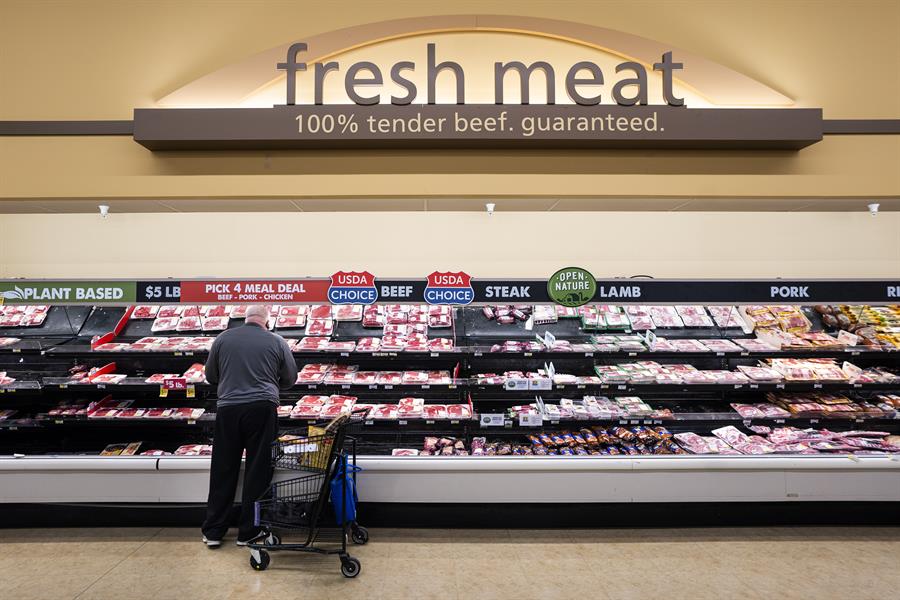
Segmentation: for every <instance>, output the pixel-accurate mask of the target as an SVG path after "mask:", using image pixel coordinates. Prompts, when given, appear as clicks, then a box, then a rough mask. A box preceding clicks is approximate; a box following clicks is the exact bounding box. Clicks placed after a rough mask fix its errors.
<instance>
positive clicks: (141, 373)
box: [0, 306, 900, 521]
mask: <svg viewBox="0 0 900 600" xmlns="http://www.w3.org/2000/svg"><path fill="white" fill-rule="evenodd" d="M803 310H804V313H805V314H806V315H807V317H808V318H809V320H810V322H811V323H812V324H813V328H814V330H822V329H827V328H824V326H823V324H822V321H821V319H820V318H819V316H818V315H817V313H816V312H815V311H814V310H813V309H812V307H804V308H803ZM125 312H126V308H125V307H84V306H53V307H52V308H51V310H50V313H49V315H48V318H47V320H46V322H45V324H44V325H43V326H42V327H38V328H19V329H12V330H10V329H5V330H2V333H0V335H2V336H7V337H18V338H21V341H20V342H18V343H16V344H13V345H9V346H6V347H3V348H0V371H6V372H8V373H9V374H10V376H13V377H15V378H16V382H15V383H14V384H11V385H8V386H4V387H2V388H0V410H3V409H10V410H14V411H16V412H15V413H14V414H13V415H12V416H10V417H8V418H6V419H4V420H2V421H0V481H2V485H0V489H2V490H3V491H2V492H0V501H2V502H4V503H15V504H17V505H21V504H32V503H96V502H103V503H126V504H127V503H141V504H147V503H176V504H180V503H200V502H203V501H204V500H205V497H206V491H207V490H206V485H207V481H208V468H209V458H208V457H206V456H170V455H165V456H117V457H100V456H98V455H99V453H100V452H101V451H102V450H103V449H104V448H105V447H106V446H107V445H109V444H124V443H128V442H135V441H140V442H142V445H141V448H140V450H141V451H144V450H147V449H160V450H164V451H167V452H171V451H173V450H175V449H176V448H177V447H179V446H182V445H185V444H209V443H211V436H212V426H213V423H214V411H215V390H214V389H213V388H212V387H211V386H209V385H208V384H205V383H197V384H195V385H192V386H189V387H188V389H187V390H170V391H167V392H161V387H160V385H159V384H149V383H145V381H144V380H145V379H146V377H148V376H150V375H152V374H154V373H182V372H184V371H185V370H186V369H187V368H188V367H190V366H191V365H192V364H194V363H196V362H201V363H202V362H203V361H204V359H205V352H201V351H169V352H159V351H152V352H146V351H145V352H141V351H139V352H118V351H117V352H102V351H95V350H92V349H91V345H90V341H91V339H92V338H94V337H95V336H99V335H103V334H104V333H107V332H109V331H110V330H111V329H112V328H113V326H114V325H115V324H116V323H118V322H119V321H120V320H122V317H123V315H124V314H125ZM151 322H152V321H151V320H136V319H130V320H127V322H126V324H125V326H124V328H123V329H122V331H121V333H120V334H119V335H118V336H116V339H115V341H117V342H120V341H121V342H133V341H135V340H137V339H139V338H141V337H144V336H147V335H150V334H151V332H150V323H151ZM241 324H242V320H239V319H232V321H231V322H230V327H237V326H241ZM548 332H549V333H550V334H551V335H552V336H555V337H556V338H557V339H560V340H568V341H571V342H581V343H588V342H589V341H590V339H591V338H590V336H591V335H592V334H596V333H598V332H592V331H585V330H584V329H583V328H582V326H581V322H580V320H579V319H569V318H563V319H559V320H558V321H557V322H556V323H551V324H546V325H534V326H533V327H529V328H526V324H525V322H524V321H521V320H517V321H515V322H514V323H513V324H500V323H498V322H497V320H488V319H487V318H486V317H484V315H483V314H482V310H481V307H476V306H472V307H460V308H455V309H454V324H453V327H452V328H450V329H446V330H443V329H436V330H433V332H432V333H431V335H432V336H435V335H436V336H444V337H452V338H453V340H454V343H455V348H454V350H453V351H451V352H426V353H407V352H402V351H401V352H374V353H360V352H322V351H310V352H295V357H296V359H297V362H298V366H301V367H302V366H303V365H305V364H309V363H333V364H339V365H358V366H359V367H360V369H363V370H372V371H408V370H413V369H417V370H447V371H450V372H451V374H452V381H451V382H449V383H444V384H441V385H427V384H424V385H423V384H415V385H377V384H373V385H362V386H355V385H347V384H339V385H326V384H323V383H318V384H298V385H296V386H295V387H294V388H293V389H292V390H291V391H290V392H287V393H285V394H284V395H283V398H282V404H294V403H295V402H296V401H297V400H298V398H300V397H302V396H303V395H307V394H313V395H329V394H344V395H353V396H356V397H358V399H359V400H358V402H361V403H372V404H375V403H384V402H396V400H397V399H399V398H401V397H408V396H414V397H419V398H423V399H424V400H425V402H426V403H427V404H433V403H440V404H466V405H469V403H471V404H470V405H471V407H472V408H473V411H474V414H473V416H472V418H471V419H442V420H436V419H435V420H425V419H413V418H407V419H402V418H399V419H396V420H376V419H368V420H366V421H365V422H364V425H363V427H362V428H361V431H360V432H358V434H357V437H358V439H359V441H358V444H359V447H358V451H359V453H360V454H361V455H362V458H361V466H362V467H363V472H362V475H361V485H360V490H361V494H362V498H361V500H362V501H363V502H364V503H368V504H369V505H373V506H375V505H388V506H394V507H400V506H403V507H407V508H408V507H409V505H415V506H416V507H417V510H422V507H426V508H427V507H428V506H432V507H438V506H440V507H446V506H447V505H459V506H464V505H465V506H469V507H471V506H478V505H487V504H492V505H496V506H505V505H516V506H519V505H528V504H544V505H559V504H564V503H565V504H567V503H577V504H592V503H615V504H630V503H666V504H668V503H697V504H698V505H699V504H706V503H743V502H776V503H778V502H797V501H805V500H810V501H832V502H833V501H844V502H872V501H876V502H897V501H900V460H898V456H897V455H891V454H887V453H865V452H858V453H856V454H846V453H844V454H841V453H834V454H817V455H809V456H806V455H797V454H791V455H766V456H752V455H751V456H732V455H718V456H715V455H681V454H679V455H674V454H669V455H664V456H661V455H620V456H458V455H457V456H412V457H407V456H391V452H392V450H394V449H421V448H422V446H423V441H424V440H425V438H426V437H436V438H452V439H455V440H460V441H462V442H463V444H464V446H465V448H467V449H471V447H472V441H473V438H482V437H483V438H486V439H487V440H488V441H506V442H508V443H509V444H528V443H529V442H528V441H527V439H526V436H527V435H528V434H536V433H539V432H541V431H547V432H550V431H563V430H577V429H579V428H581V427H584V426H588V427H592V426H600V427H611V426H616V425H619V426H623V427H634V426H647V427H660V426H662V427H665V428H666V429H668V430H669V431H670V432H672V433H678V432H684V431H692V432H696V433H699V434H701V435H709V432H710V431H711V430H713V429H716V428H719V427H723V426H726V425H734V426H736V427H738V428H739V429H741V430H742V431H744V432H745V433H748V434H751V433H752V430H751V429H750V428H751V427H757V426H766V427H784V426H793V427H798V428H806V427H812V428H827V429H828V430H830V431H837V432H840V431H848V430H855V429H865V430H873V429H874V430H878V431H886V432H889V433H891V434H898V433H900V419H897V415H896V413H895V414H890V415H889V414H882V415H879V416H868V415H865V414H858V413H857V414H853V415H851V416H848V417H845V418H836V417H829V418H825V417H822V416H813V417H810V416H806V417H788V416H781V417H778V418H751V419H745V418H742V417H741V416H740V415H738V414H737V413H736V412H735V411H734V410H733V409H731V407H730V403H732V402H744V401H757V402H764V401H765V395H766V393H767V392H829V391H831V392H837V393H844V394H847V395H849V396H850V397H852V398H855V399H861V400H871V399H873V398H874V397H875V396H876V395H877V394H881V393H893V394H897V393H900V383H866V384H860V383H850V382H832V383H827V382H826V383H822V382H786V383H785V382H782V383H756V384H754V383H747V384H739V385H735V384H709V383H704V384H694V385H685V384H660V383H627V382H626V383H587V384H578V383H570V384H557V385H552V386H551V387H550V388H549V389H540V390H522V391H517V390H508V389H506V388H505V387H504V386H501V385H485V384H480V383H478V381H477V379H476V375H477V374H479V373H502V372H504V371H513V370H515V371H536V370H538V369H545V368H552V369H554V370H555V372H557V373H571V374H575V375H590V374H592V373H593V372H594V369H595V367H596V366H598V365H611V364H621V363H628V362H635V361H640V360H652V361H655V362H657V363H661V364H665V363H689V364H692V365H694V366H696V367H698V368H703V369H727V370H732V369H734V368H735V367H736V366H737V365H741V364H744V365H749V364H756V363H757V362H758V361H759V360H761V359H767V358H777V357H791V358H807V357H814V358H835V359H837V360H839V361H843V360H849V361H851V362H853V363H854V364H855V365H857V366H859V367H861V368H867V367H870V366H879V367H885V368H887V369H889V370H892V371H893V372H900V351H887V350H883V351H873V350H871V349H867V348H865V347H841V348H835V349H829V350H820V349H817V350H778V351H764V352H762V351H760V352H757V351H745V350H741V351H736V352H633V351H615V352H599V351H596V350H587V351H570V352H557V351H550V350H549V349H547V348H546V347H545V348H542V349H540V350H537V349H534V350H521V351H516V352H498V351H496V350H497V348H496V345H497V344H500V343H502V342H504V341H507V340H519V341H526V340H536V339H537V337H541V338H542V339H545V340H546V339H547V337H546V334H547V333H548ZM173 333H174V332H173ZM279 333H282V335H285V337H287V338H299V337H302V335H303V331H302V330H287V331H280V332H279ZM613 333H623V331H617V332H613ZM832 333H834V332H832ZM154 335H158V334H154ZM378 335H379V333H378V331H377V330H371V329H365V328H362V327H361V326H360V324H359V323H356V322H338V323H337V325H336V331H335V335H334V336H333V338H332V339H334V340H338V341H340V340H355V339H358V338H360V337H364V336H376V337H377V336H378ZM656 335H659V336H661V337H662V336H664V337H666V338H668V339H676V338H689V339H703V338H725V339H728V338H745V337H752V334H751V333H748V332H747V331H745V330H743V329H741V328H727V329H723V328H719V327H704V328H678V329H667V330H657V331H656ZM109 362H115V363H116V369H115V372H117V373H124V374H127V375H128V377H127V378H126V379H125V380H123V381H122V382H120V383H118V384H102V383H101V384H83V383H82V384H76V383H72V382H70V381H69V379H68V373H67V372H68V370H69V369H70V368H71V367H72V366H74V365H76V364H82V365H86V366H88V367H96V366H101V365H104V364H107V363H109ZM162 393H165V394H166V397H164V398H162V397H161V394H162ZM586 395H589V396H609V397H615V396H638V397H640V398H641V399H643V400H644V401H646V402H647V403H648V404H650V405H651V407H653V408H655V409H659V408H670V409H672V410H673V413H674V414H673V416H672V417H669V418H663V417H659V416H658V415H644V416H628V417H623V418H615V419H590V420H583V419H582V420H577V421H575V420H568V421H567V420H565V419H556V420H550V419H548V420H544V421H543V422H542V423H541V424H540V425H537V424H531V425H526V424H521V423H520V422H519V421H518V420H517V419H515V418H513V417H511V416H510V413H509V412H508V409H509V408H510V407H512V406H515V405H524V404H529V403H531V402H534V401H535V399H536V397H540V398H541V399H542V401H545V402H547V403H554V402H558V401H559V400H560V399H562V398H580V397H582V396H586ZM108 396H112V398H114V399H128V400H132V401H133V404H132V405H131V406H132V407H133V408H150V407H171V406H178V407H192V408H203V409H205V412H204V414H203V415H201V416H199V417H197V418H186V419H140V418H137V419H118V418H113V419H98V418H88V417H86V416H82V415H79V416H58V415H56V416H54V415H50V414H48V413H49V411H50V410H51V409H52V408H53V407H55V406H57V405H59V403H60V402H61V401H81V402H82V403H87V402H91V401H97V400H100V399H102V398H104V397H108ZM485 415H487V416H488V419H484V420H490V421H491V426H487V425H486V423H483V422H482V420H483V419H482V417H484V416H485ZM490 416H493V419H490ZM279 424H280V426H281V428H282V429H284V430H287V429H296V428H298V427H300V426H302V425H305V421H304V420H298V419H290V418H280V419H279ZM387 512H388V513H390V514H393V513H391V511H387ZM425 512H426V513H427V510H425ZM398 514H400V515H402V513H398ZM398 518H400V519H402V516H399V517H398ZM426 521H427V519H426Z"/></svg>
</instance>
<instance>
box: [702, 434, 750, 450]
mask: <svg viewBox="0 0 900 600" xmlns="http://www.w3.org/2000/svg"><path fill="white" fill-rule="evenodd" d="M703 439H704V441H706V445H707V447H708V448H709V452H710V453H711V454H741V452H739V451H737V450H735V449H734V448H732V447H731V446H729V445H728V444H726V443H725V442H723V441H722V440H720V439H719V438H717V437H714V436H708V437H707V436H703Z"/></svg>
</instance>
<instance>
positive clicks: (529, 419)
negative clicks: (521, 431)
mask: <svg viewBox="0 0 900 600" xmlns="http://www.w3.org/2000/svg"><path fill="white" fill-rule="evenodd" d="M543 425H544V418H543V417H542V416H541V415H539V414H537V413H523V414H520V415H519V427H542V426H543Z"/></svg>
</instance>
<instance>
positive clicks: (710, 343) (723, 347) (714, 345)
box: [700, 340, 741, 352]
mask: <svg viewBox="0 0 900 600" xmlns="http://www.w3.org/2000/svg"><path fill="white" fill-rule="evenodd" d="M700 343H701V344H703V345H704V346H706V347H707V348H709V349H710V350H711V351H712V352H740V351H741V347H740V346H738V345H737V344H735V343H734V342H732V341H730V340H703V341H702V342H700Z"/></svg>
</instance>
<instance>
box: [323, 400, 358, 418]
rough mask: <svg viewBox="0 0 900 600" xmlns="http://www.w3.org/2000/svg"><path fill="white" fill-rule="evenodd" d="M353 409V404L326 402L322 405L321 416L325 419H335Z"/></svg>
mask: <svg viewBox="0 0 900 600" xmlns="http://www.w3.org/2000/svg"><path fill="white" fill-rule="evenodd" d="M352 410H353V405H352V404H351V405H349V406H347V405H344V404H326V405H325V406H323V407H322V410H321V411H320V412H319V416H320V417H322V418H323V419H333V418H334V417H337V416H338V415H340V414H341V413H349V412H350V411H352Z"/></svg>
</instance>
